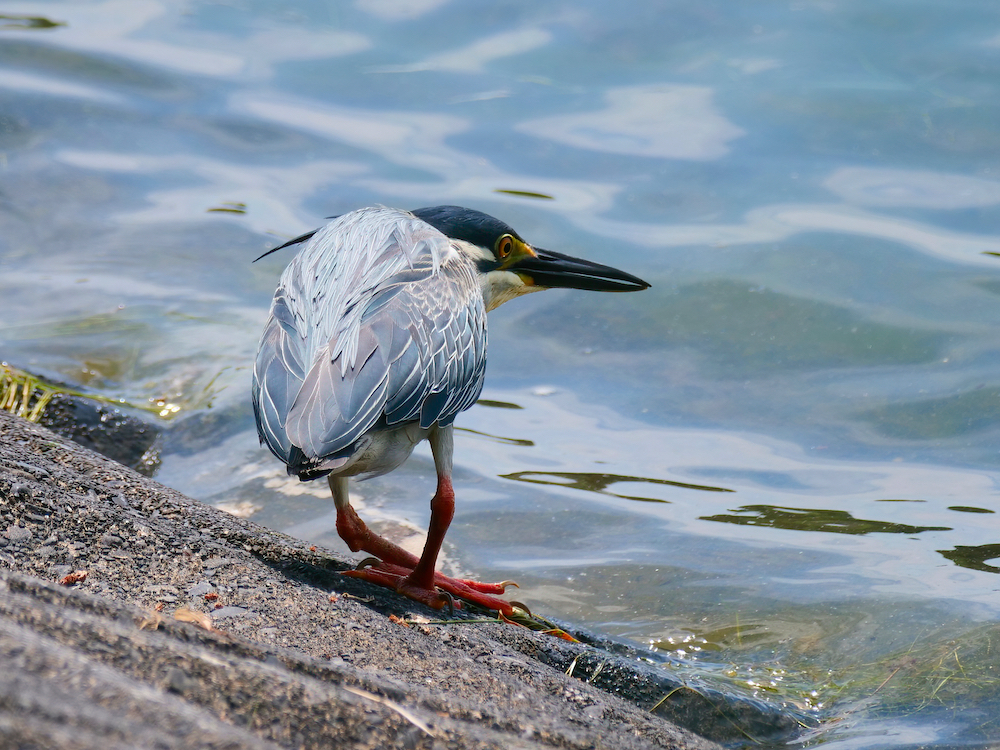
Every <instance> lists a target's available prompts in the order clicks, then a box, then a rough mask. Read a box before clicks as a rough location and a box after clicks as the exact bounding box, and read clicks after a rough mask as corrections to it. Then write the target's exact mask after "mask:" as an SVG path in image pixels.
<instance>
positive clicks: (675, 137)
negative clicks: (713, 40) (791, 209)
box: [517, 83, 744, 159]
mask: <svg viewBox="0 0 1000 750" xmlns="http://www.w3.org/2000/svg"><path fill="white" fill-rule="evenodd" d="M604 100H605V104H606V107H605V108H604V109H602V110H598V111H594V112H583V113H579V114H569V115H555V116H553V117H543V118H539V119H536V120H529V121H527V122H524V123H522V124H520V125H518V126H517V129H518V130H520V131H521V132H522V133H528V134H529V135H533V136H535V137H536V138H545V139H550V140H554V141H558V142H559V143H563V144H566V145H568V146H574V147H576V148H583V149H589V150H593V151H605V152H611V153H618V154H629V155H633V156H644V157H659V158H667V159H718V158H719V157H722V156H724V155H725V154H726V153H728V151H729V147H728V144H729V141H731V140H733V139H735V138H739V137H740V136H741V135H743V134H744V131H743V129H742V128H739V127H737V126H735V125H733V124H732V123H731V122H730V121H729V120H727V119H726V118H725V117H724V116H723V115H722V114H721V113H720V112H719V111H718V109H717V108H716V106H715V104H714V102H713V91H712V89H710V88H706V87H704V86H681V85H677V84H667V83H662V84H652V85H645V86H623V87H621V88H612V89H608V90H607V91H606V92H605V94H604Z"/></svg>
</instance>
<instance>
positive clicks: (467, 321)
mask: <svg viewBox="0 0 1000 750" xmlns="http://www.w3.org/2000/svg"><path fill="white" fill-rule="evenodd" d="M292 245H302V247H301V249H300V250H299V252H298V253H297V254H296V255H295V257H294V258H293V259H292V260H291V261H290V263H289V264H288V266H287V267H286V268H285V270H284V272H283V273H282V275H281V278H280V280H279V282H278V287H277V290H276V291H275V293H274V298H273V300H272V302H271V308H270V313H269V315H268V318H267V322H266V323H265V325H264V331H263V333H262V335H261V338H260V346H259V348H258V352H257V358H256V361H255V362H254V368H253V385H252V396H253V407H254V415H255V418H256V422H257V431H258V434H259V436H260V440H261V443H262V444H266V445H267V447H268V448H269V449H270V451H271V452H272V453H273V454H274V455H275V456H277V457H278V458H279V459H281V461H283V462H284V463H285V465H286V467H287V470H288V474H289V475H291V476H297V477H299V479H301V480H302V481H309V480H314V479H319V478H321V477H326V478H327V481H328V482H329V485H330V490H331V493H332V495H333V501H334V504H335V506H336V513H337V516H336V518H337V533H338V534H339V535H340V537H341V538H342V539H343V540H344V542H346V543H347V546H348V547H349V548H350V549H351V550H352V551H353V552H359V551H362V552H365V553H367V554H368V555H370V556H373V557H374V558H375V564H374V565H370V566H364V567H359V568H358V569H355V570H351V571H346V573H347V574H348V575H352V576H355V577H359V578H363V579H365V580H368V581H370V582H373V583H376V584H379V585H381V586H386V587H389V588H392V589H395V590H396V591H398V592H399V593H401V594H404V595H405V596H407V597H409V598H411V599H413V600H415V601H418V602H422V603H424V604H426V605H428V606H430V607H433V608H436V609H440V608H442V607H443V606H445V605H446V604H451V605H453V606H461V601H463V600H464V601H467V602H471V603H472V604H474V605H478V606H480V607H484V608H486V609H489V610H493V611H498V612H501V613H503V614H505V615H510V614H511V613H512V611H513V608H512V605H511V603H510V602H508V601H507V600H505V599H502V598H500V595H501V594H503V593H504V591H505V590H506V587H507V586H508V585H511V582H509V581H504V582H501V583H481V582H478V581H473V580H465V579H457V578H452V577H449V576H445V575H443V574H441V573H439V572H436V570H435V569H436V565H437V558H438V554H439V552H440V550H441V545H442V543H443V541H444V537H445V534H446V532H447V530H448V527H449V525H450V524H451V521H452V518H453V517H454V513H455V491H454V488H453V486H452V481H451V475H452V469H453V452H454V421H455V417H456V416H457V415H458V414H459V413H460V412H462V411H464V410H466V409H468V408H469V407H471V406H472V405H473V404H475V403H476V401H477V399H478V398H479V395H480V392H481V391H482V388H483V379H484V376H485V372H486V329H487V326H486V314H487V313H488V312H490V311H491V310H494V309H496V308H497V307H499V306H500V305H502V304H503V303H504V302H507V301H508V300H512V299H514V298H515V297H519V296H521V295H524V294H527V293H529V292H535V291H539V290H542V289H550V288H558V287H562V288H570V289H583V290H590V291H602V292H630V291H638V290H641V289H646V288H647V287H648V286H649V284H647V283H646V282H645V281H643V280H642V279H639V278H637V277H635V276H633V275H631V274H629V273H625V272H624V271H620V270H618V269H616V268H612V267H610V266H605V265H601V264H598V263H594V262H591V261H587V260H582V259H579V258H574V257H571V256H568V255H562V254H560V253H556V252H552V251H549V250H543V249H541V248H538V247H534V246H532V245H530V244H528V243H527V242H526V241H525V240H524V239H523V238H522V237H521V235H520V234H518V233H517V232H516V231H515V230H514V229H513V228H512V227H510V226H509V225H508V224H506V223H505V222H503V221H501V220H499V219H496V218H494V217H492V216H489V215H487V214H485V213H482V212H480V211H476V210H473V209H469V208H462V207H459V206H434V207H429V208H419V209H416V210H413V211H405V210H400V209H393V208H386V207H384V206H375V207H369V208H362V209H359V210H356V211H352V212H350V213H347V214H343V215H341V216H338V217H334V218H333V219H332V221H330V222H329V223H328V224H326V225H325V226H324V227H322V228H320V229H317V230H315V231H312V232H307V233H306V234H303V235H301V236H299V237H296V238H295V239H292V240H290V241H288V242H286V243H285V244H283V245H281V246H279V247H276V248H274V249H273V250H270V251H268V252H267V253H264V255H262V256H260V257H261V258H263V257H264V256H266V255H269V254H270V253H272V252H275V251H277V250H281V249H282V248H285V247H289V246H292ZM257 260H260V258H258V259H257ZM423 440H427V441H428V442H429V443H430V447H431V453H432V455H433V459H434V467H435V470H436V473H437V488H436V491H435V493H434V496H433V497H432V499H431V504H430V510H431V515H430V523H429V526H428V532H427V537H426V541H425V543H424V547H423V552H422V553H421V554H420V556H419V557H417V556H416V555H413V554H411V553H410V552H407V551H406V550H404V549H402V548H401V547H399V546H398V545H395V544H393V543H391V542H389V541H388V540H386V539H384V538H382V537H381V536H379V535H378V534H376V533H374V532H372V531H371V530H370V529H369V528H368V527H367V526H366V525H365V523H364V521H362V520H361V518H360V517H359V516H358V514H357V512H356V511H355V510H354V508H353V507H352V506H351V503H350V497H349V494H348V479H349V478H350V477H356V478H359V479H367V478H370V477H375V476H379V475H382V474H386V473H387V472H390V471H393V470H394V469H396V468H398V467H399V466H400V465H401V464H402V463H403V462H404V461H405V460H406V459H407V458H408V457H409V455H410V453H411V452H412V451H413V449H414V447H415V446H416V445H417V444H418V443H420V442H421V441H423ZM456 599H457V600H458V601H457V602H456Z"/></svg>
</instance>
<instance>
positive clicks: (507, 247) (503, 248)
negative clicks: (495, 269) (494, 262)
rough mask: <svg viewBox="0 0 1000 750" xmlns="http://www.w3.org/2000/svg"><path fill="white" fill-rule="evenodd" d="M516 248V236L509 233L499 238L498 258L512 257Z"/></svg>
mask: <svg viewBox="0 0 1000 750" xmlns="http://www.w3.org/2000/svg"><path fill="white" fill-rule="evenodd" d="M513 250H514V238H513V237H511V236H510V235H509V234H505V235H504V236H503V237H501V238H500V239H499V240H497V258H499V259H500V260H506V259H507V258H508V257H510V254H511V252H512V251H513Z"/></svg>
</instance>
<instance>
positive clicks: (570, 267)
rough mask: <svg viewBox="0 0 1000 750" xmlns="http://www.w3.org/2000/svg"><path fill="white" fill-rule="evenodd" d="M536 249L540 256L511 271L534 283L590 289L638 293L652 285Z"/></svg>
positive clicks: (591, 264)
mask: <svg viewBox="0 0 1000 750" xmlns="http://www.w3.org/2000/svg"><path fill="white" fill-rule="evenodd" d="M534 250H535V253H536V254H537V256H538V257H535V258H530V257H529V258H524V259H522V260H519V261H518V262H517V263H515V264H514V265H513V266H511V267H510V269H509V270H511V271H514V272H515V273H517V274H518V275H519V276H522V277H524V278H525V279H526V280H528V279H530V282H531V283H533V284H534V285H535V286H544V287H549V288H564V289H584V290H586V291H588V292H638V291H641V290H643V289H647V288H648V287H649V284H648V283H646V282H645V281H643V280H642V279H640V278H639V277H637V276H633V275H632V274H630V273H625V272H624V271H619V270H618V269H617V268H612V267H611V266H602V265H601V264H600V263H593V262H591V261H589V260H583V259H581V258H574V257H572V256H570V255H563V254H562V253H554V252H552V251H551V250H542V249H540V248H537V247H536V248H534Z"/></svg>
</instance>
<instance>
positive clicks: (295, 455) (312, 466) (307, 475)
mask: <svg viewBox="0 0 1000 750" xmlns="http://www.w3.org/2000/svg"><path fill="white" fill-rule="evenodd" d="M355 449H356V446H354V445H351V446H349V447H347V448H345V449H344V450H342V451H339V452H338V453H336V454H333V455H330V456H323V457H322V458H310V457H309V456H307V455H306V454H305V453H304V452H303V451H302V449H301V448H299V447H298V446H295V445H293V446H292V447H291V450H289V451H288V456H287V458H285V463H286V464H288V476H297V477H298V478H299V479H300V480H302V481H303V482H308V481H310V480H313V479H319V478H320V477H325V476H326V475H327V474H329V473H330V472H331V471H333V470H334V469H335V468H337V465H338V464H343V463H346V459H348V458H350V457H351V456H352V455H353V454H354V451H355ZM338 459H339V461H338ZM331 464H333V466H331Z"/></svg>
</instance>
